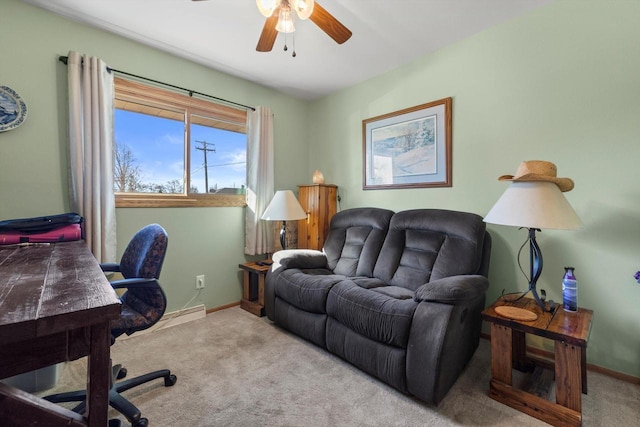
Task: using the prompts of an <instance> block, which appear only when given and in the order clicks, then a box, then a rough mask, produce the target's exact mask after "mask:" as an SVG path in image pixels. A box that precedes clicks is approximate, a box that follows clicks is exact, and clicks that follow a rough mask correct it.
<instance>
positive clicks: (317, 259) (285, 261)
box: [271, 249, 327, 269]
mask: <svg viewBox="0 0 640 427" xmlns="http://www.w3.org/2000/svg"><path fill="white" fill-rule="evenodd" d="M271 259H273V262H274V264H276V265H277V266H281V267H283V268H285V269H288V268H326V266H327V256H326V255H325V254H324V252H320V251H316V250H313V249H286V250H282V251H278V252H276V253H274V254H273V257H271ZM274 268H275V267H274Z"/></svg>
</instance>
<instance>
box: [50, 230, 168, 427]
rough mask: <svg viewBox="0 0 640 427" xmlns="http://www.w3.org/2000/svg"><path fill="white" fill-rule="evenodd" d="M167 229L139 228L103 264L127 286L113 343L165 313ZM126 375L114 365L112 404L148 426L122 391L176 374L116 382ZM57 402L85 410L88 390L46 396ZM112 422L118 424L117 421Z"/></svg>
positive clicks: (136, 424)
mask: <svg viewBox="0 0 640 427" xmlns="http://www.w3.org/2000/svg"><path fill="white" fill-rule="evenodd" d="M167 241H168V238H167V232H166V231H165V230H164V228H162V227H161V226H160V225H158V224H151V225H147V226H146V227H144V228H142V229H141V230H140V231H138V232H137V233H136V234H135V236H133V239H131V242H129V245H128V246H127V248H126V249H125V251H124V254H123V255H122V258H121V260H120V263H119V264H117V263H108V264H101V265H100V266H101V267H102V270H103V271H105V272H119V273H121V274H122V276H123V277H124V279H122V280H116V281H113V282H111V285H112V286H113V288H114V289H127V291H126V292H125V293H124V294H123V295H122V296H121V298H120V299H121V300H122V308H121V310H120V319H118V320H115V321H113V322H112V323H111V343H112V344H113V342H115V339H116V338H117V337H119V336H120V335H122V334H125V333H126V334H127V335H131V334H132V333H134V332H136V331H141V330H143V329H147V328H150V327H151V326H153V325H154V324H155V323H156V322H158V320H160V318H161V317H162V315H163V314H164V312H165V309H166V307H167V297H166V296H165V294H164V291H163V290H162V288H161V287H160V283H159V282H158V277H160V271H161V270H162V263H163V261H164V256H165V253H166V251H167ZM126 375H127V370H126V369H124V368H122V367H121V366H120V365H115V366H113V367H112V372H111V390H110V391H109V405H111V407H113V408H114V409H116V410H117V411H118V412H120V413H121V414H122V415H124V416H125V417H126V418H127V420H129V422H130V423H131V425H132V426H133V427H145V426H146V425H147V424H148V420H147V419H146V418H142V417H141V414H140V410H139V409H138V408H136V407H135V406H134V405H133V404H132V403H131V402H129V401H128V400H127V399H125V398H124V397H122V396H121V395H120V393H122V392H124V391H126V390H129V389H131V388H133V387H136V386H138V385H141V384H144V383H147V382H149V381H153V380H155V379H159V378H164V385H165V386H166V387H169V386H172V385H174V384H175V383H176V376H175V375H173V374H171V372H170V371H169V370H168V369H163V370H160V371H155V372H151V373H148V374H146V375H142V376H139V377H136V378H131V379H128V380H125V381H121V382H118V383H116V380H117V379H122V378H124V377H125V376H126ZM45 399H46V400H48V401H50V402H54V403H62V402H81V403H80V404H79V405H77V406H76V407H75V408H73V411H74V412H77V413H80V414H82V413H84V411H85V409H86V390H79V391H75V392H69V393H59V394H54V395H51V396H47V397H45ZM110 425H118V422H114V423H111V424H110Z"/></svg>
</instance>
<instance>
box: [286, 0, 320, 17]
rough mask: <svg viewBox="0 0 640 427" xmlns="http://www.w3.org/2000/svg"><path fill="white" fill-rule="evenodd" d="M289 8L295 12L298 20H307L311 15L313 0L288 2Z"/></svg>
mask: <svg viewBox="0 0 640 427" xmlns="http://www.w3.org/2000/svg"><path fill="white" fill-rule="evenodd" d="M289 4H290V5H291V8H292V9H293V10H295V11H296V14H297V15H298V17H299V18H300V19H309V17H310V16H311V14H312V13H313V6H314V4H315V1H314V0H290V1H289Z"/></svg>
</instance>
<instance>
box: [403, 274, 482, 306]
mask: <svg viewBox="0 0 640 427" xmlns="http://www.w3.org/2000/svg"><path fill="white" fill-rule="evenodd" d="M488 288H489V279H487V278H486V277H484V276H481V275H465V276H451V277H444V278H442V279H439V280H434V281H433V282H429V283H425V284H424V285H422V286H420V287H419V288H418V289H416V293H415V296H414V298H413V299H414V300H415V301H417V302H421V301H433V302H441V303H446V304H455V303H457V302H461V301H468V300H472V299H474V298H476V297H478V296H480V295H482V294H484V293H485V292H486V291H487V289H488Z"/></svg>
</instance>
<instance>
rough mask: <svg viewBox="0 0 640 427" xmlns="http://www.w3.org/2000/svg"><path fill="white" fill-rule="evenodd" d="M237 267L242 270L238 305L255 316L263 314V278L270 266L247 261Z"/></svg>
mask: <svg viewBox="0 0 640 427" xmlns="http://www.w3.org/2000/svg"><path fill="white" fill-rule="evenodd" d="M238 267H240V268H241V269H242V270H243V277H242V300H240V307H241V308H243V309H245V310H247V311H248V312H249V313H252V314H255V315H256V316H260V317H262V316H264V314H265V311H264V280H265V278H266V277H267V272H268V271H269V268H271V266H270V265H258V264H256V263H255V262H247V263H245V264H240V265H238Z"/></svg>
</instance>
